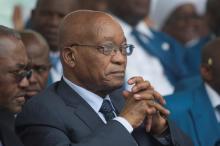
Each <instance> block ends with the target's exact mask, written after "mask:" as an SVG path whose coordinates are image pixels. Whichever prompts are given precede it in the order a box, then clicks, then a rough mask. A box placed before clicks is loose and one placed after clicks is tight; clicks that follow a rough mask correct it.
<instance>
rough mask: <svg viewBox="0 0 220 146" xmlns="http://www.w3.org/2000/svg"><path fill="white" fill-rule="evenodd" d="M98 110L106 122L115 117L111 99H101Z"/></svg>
mask: <svg viewBox="0 0 220 146" xmlns="http://www.w3.org/2000/svg"><path fill="white" fill-rule="evenodd" d="M99 112H101V113H102V114H103V115H104V117H105V120H106V121H107V122H108V121H109V120H111V119H113V118H115V117H116V114H115V110H114V108H113V106H112V104H111V101H110V100H108V99H104V100H103V102H102V106H101V108H100V110H99Z"/></svg>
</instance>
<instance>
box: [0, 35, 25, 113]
mask: <svg viewBox="0 0 220 146" xmlns="http://www.w3.org/2000/svg"><path fill="white" fill-rule="evenodd" d="M0 47H1V48H4V49H3V52H2V54H1V55H0V94H1V97H0V106H1V107H4V108H6V109H8V110H9V111H11V112H13V113H18V112H20V111H21V109H22V105H23V104H24V102H25V94H26V93H25V91H26V88H27V86H28V85H29V82H28V80H27V78H26V77H23V78H22V76H21V74H23V73H24V72H25V71H27V64H28V58H27V53H26V51H25V48H24V45H23V43H22V41H21V40H17V39H9V38H4V37H0ZM6 48H7V49H6ZM19 74H20V75H19Z"/></svg>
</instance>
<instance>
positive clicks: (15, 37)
mask: <svg viewBox="0 0 220 146" xmlns="http://www.w3.org/2000/svg"><path fill="white" fill-rule="evenodd" d="M17 43H19V44H20V45H23V44H22V43H21V36H20V35H19V33H18V32H16V31H15V30H13V29H10V28H7V27H5V26H2V25H0V56H3V57H5V55H6V54H7V53H10V52H11V50H12V49H15V48H16V45H17Z"/></svg>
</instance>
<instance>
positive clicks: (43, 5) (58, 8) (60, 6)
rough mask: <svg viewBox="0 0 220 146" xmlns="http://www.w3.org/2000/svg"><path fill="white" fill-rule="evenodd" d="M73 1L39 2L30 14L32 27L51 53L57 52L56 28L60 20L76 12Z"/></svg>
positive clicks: (47, 0)
mask: <svg viewBox="0 0 220 146" xmlns="http://www.w3.org/2000/svg"><path fill="white" fill-rule="evenodd" d="M77 7H78V6H77V4H76V5H75V4H74V0H40V2H39V6H38V7H37V8H36V9H35V10H34V11H33V13H32V27H33V29H34V30H36V31H38V32H40V33H41V34H42V35H43V36H44V37H45V38H46V40H47V41H48V43H49V46H50V49H51V50H52V51H58V27H59V24H60V22H61V20H62V18H63V17H64V16H65V15H66V14H68V13H69V12H71V11H73V10H77Z"/></svg>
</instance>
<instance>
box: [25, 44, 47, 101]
mask: <svg viewBox="0 0 220 146" xmlns="http://www.w3.org/2000/svg"><path fill="white" fill-rule="evenodd" d="M25 46H26V49H27V53H28V57H29V59H30V60H31V68H32V71H33V72H32V76H31V78H30V79H29V84H30V85H29V86H28V88H27V97H28V98H30V97H32V96H34V95H36V94H37V93H39V92H40V91H41V90H43V89H44V88H45V87H46V85H47V79H48V75H49V70H50V62H49V52H48V51H47V50H48V48H47V47H48V46H45V45H43V44H40V43H37V42H29V43H27V42H26V43H25Z"/></svg>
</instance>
